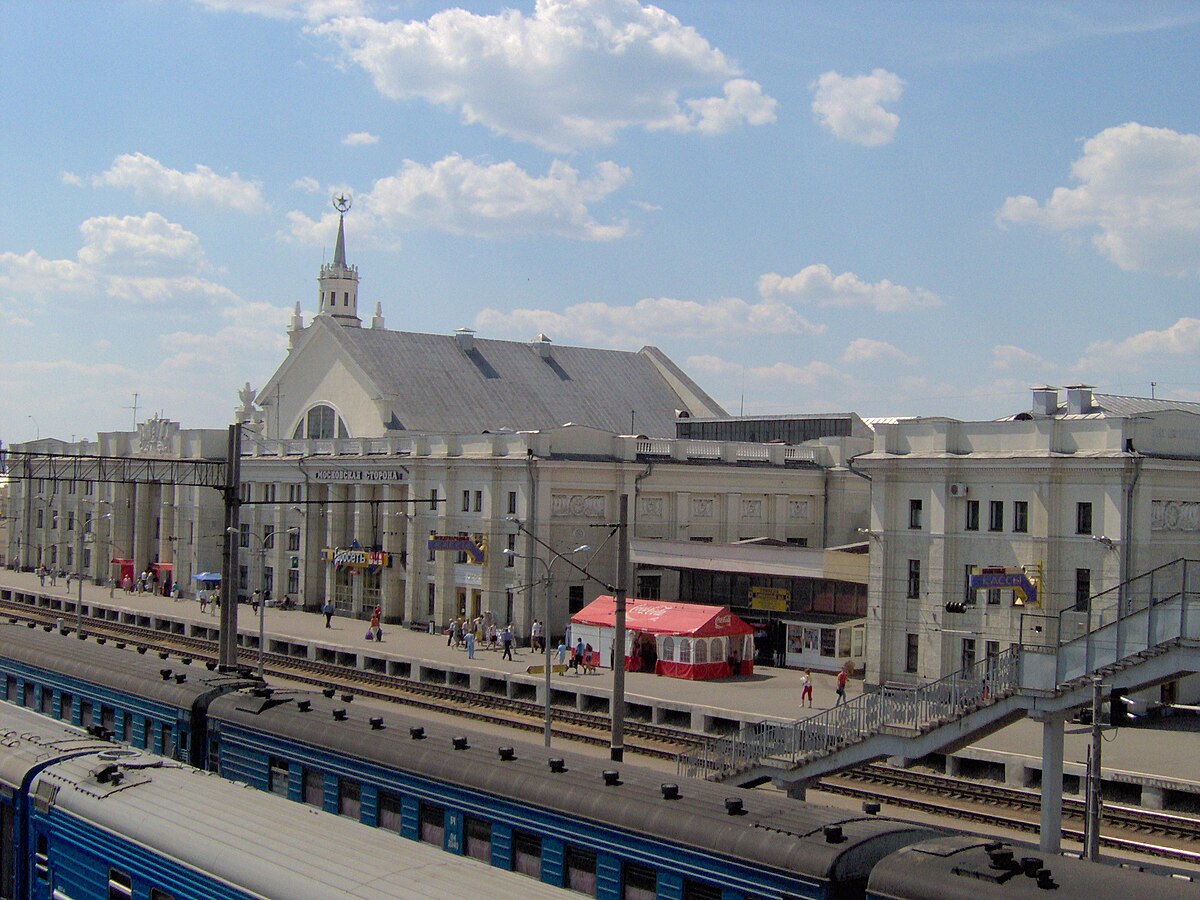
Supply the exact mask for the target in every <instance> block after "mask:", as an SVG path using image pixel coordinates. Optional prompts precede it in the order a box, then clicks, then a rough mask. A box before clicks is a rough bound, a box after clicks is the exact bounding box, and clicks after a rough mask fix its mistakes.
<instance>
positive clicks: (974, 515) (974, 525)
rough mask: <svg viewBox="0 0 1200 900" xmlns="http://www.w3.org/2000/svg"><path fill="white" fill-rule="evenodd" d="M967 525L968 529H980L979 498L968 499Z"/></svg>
mask: <svg viewBox="0 0 1200 900" xmlns="http://www.w3.org/2000/svg"><path fill="white" fill-rule="evenodd" d="M965 527H966V530H967V531H978V530H979V501H978V500H968V501H967V522H966V526H965Z"/></svg>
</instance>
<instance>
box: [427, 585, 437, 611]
mask: <svg viewBox="0 0 1200 900" xmlns="http://www.w3.org/2000/svg"><path fill="white" fill-rule="evenodd" d="M426 587H427V588H428V589H429V590H428V591H427V592H426V594H425V615H427V616H432V615H433V614H434V604H435V602H436V600H437V585H435V584H427V585H426Z"/></svg>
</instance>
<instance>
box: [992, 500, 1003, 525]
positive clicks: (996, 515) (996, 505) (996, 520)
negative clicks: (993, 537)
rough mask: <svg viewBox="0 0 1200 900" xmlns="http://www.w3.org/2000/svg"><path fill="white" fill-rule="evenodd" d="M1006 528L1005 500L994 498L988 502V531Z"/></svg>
mask: <svg viewBox="0 0 1200 900" xmlns="http://www.w3.org/2000/svg"><path fill="white" fill-rule="evenodd" d="M1003 530H1004V501H1003V500H992V501H991V502H990V503H988V531H1003Z"/></svg>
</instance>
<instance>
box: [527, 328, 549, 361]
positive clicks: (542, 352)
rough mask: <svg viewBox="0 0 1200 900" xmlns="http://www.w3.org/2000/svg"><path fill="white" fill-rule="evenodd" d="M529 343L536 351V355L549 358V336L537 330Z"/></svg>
mask: <svg viewBox="0 0 1200 900" xmlns="http://www.w3.org/2000/svg"><path fill="white" fill-rule="evenodd" d="M530 343H531V344H532V345H533V349H534V350H535V351H536V352H537V355H538V356H540V357H541V358H542V359H549V358H550V338H548V337H546V336H545V335H544V334H542V333H541V332H539V333H538V334H537V336H536V337H534V339H533V340H532V341H530Z"/></svg>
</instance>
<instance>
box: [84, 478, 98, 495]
mask: <svg viewBox="0 0 1200 900" xmlns="http://www.w3.org/2000/svg"><path fill="white" fill-rule="evenodd" d="M95 487H96V483H95V482H94V481H85V482H84V483H83V495H84V496H85V497H90V496H92V493H93V491H94V490H95Z"/></svg>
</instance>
